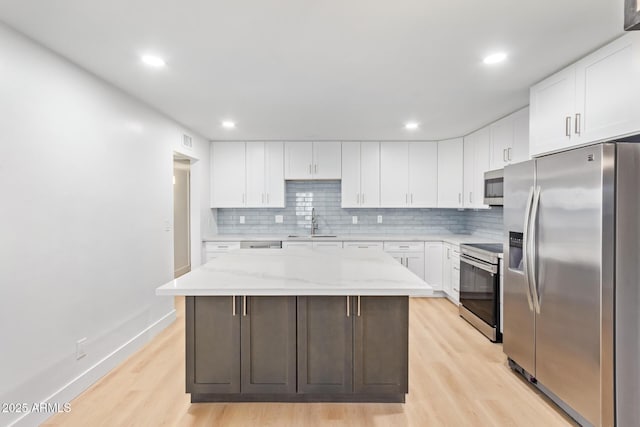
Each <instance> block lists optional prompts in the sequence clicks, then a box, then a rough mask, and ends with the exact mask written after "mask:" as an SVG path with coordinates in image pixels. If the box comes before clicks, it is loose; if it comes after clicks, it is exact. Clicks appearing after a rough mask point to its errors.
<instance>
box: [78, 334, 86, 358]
mask: <svg viewBox="0 0 640 427" xmlns="http://www.w3.org/2000/svg"><path fill="white" fill-rule="evenodd" d="M86 344H87V338H86V337H85V338H80V339H79V340H78V341H76V360H80V359H82V358H83V357H85V356H86V355H87V350H86V348H85V346H86Z"/></svg>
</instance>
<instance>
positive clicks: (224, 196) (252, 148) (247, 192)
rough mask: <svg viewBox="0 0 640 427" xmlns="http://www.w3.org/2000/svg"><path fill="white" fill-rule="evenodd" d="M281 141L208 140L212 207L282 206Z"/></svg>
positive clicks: (282, 157) (283, 198)
mask: <svg viewBox="0 0 640 427" xmlns="http://www.w3.org/2000/svg"><path fill="white" fill-rule="evenodd" d="M283 150H284V148H283V143H282V142H247V143H244V142H213V143H211V207H213V208H235V207H248V208H253V207H284V205H285V197H284V164H283V161H284V151H283Z"/></svg>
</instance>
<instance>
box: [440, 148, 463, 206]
mask: <svg viewBox="0 0 640 427" xmlns="http://www.w3.org/2000/svg"><path fill="white" fill-rule="evenodd" d="M462 156H463V140H462V138H456V139H449V140H446V141H440V142H438V207H440V208H461V207H462V174H463V171H462V168H463V158H462Z"/></svg>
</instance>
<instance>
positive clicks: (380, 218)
mask: <svg viewBox="0 0 640 427" xmlns="http://www.w3.org/2000/svg"><path fill="white" fill-rule="evenodd" d="M378 224H382V215H378Z"/></svg>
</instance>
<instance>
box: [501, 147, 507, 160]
mask: <svg viewBox="0 0 640 427" xmlns="http://www.w3.org/2000/svg"><path fill="white" fill-rule="evenodd" d="M502 161H503V162H506V161H507V149H506V148H503V149H502Z"/></svg>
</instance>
